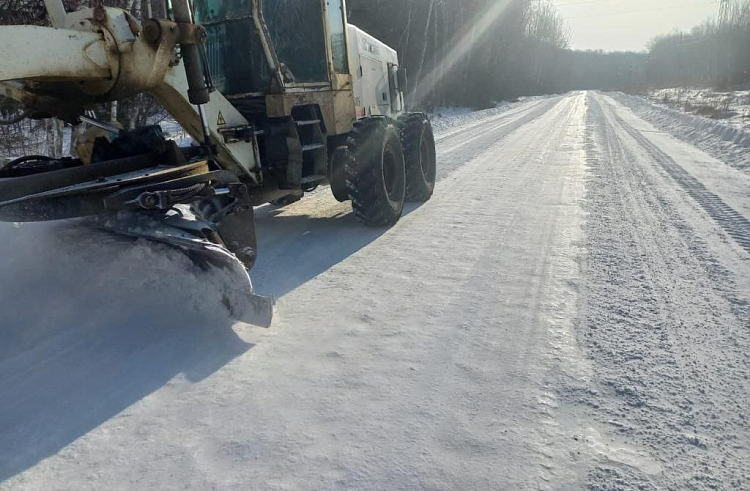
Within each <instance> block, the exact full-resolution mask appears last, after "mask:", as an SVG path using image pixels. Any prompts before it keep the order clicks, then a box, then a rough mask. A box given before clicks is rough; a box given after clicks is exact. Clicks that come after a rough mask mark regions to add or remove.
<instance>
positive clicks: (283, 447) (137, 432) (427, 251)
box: [0, 92, 750, 490]
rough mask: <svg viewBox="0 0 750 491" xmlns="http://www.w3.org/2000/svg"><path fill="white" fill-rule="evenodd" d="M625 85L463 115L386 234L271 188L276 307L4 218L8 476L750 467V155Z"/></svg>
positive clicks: (496, 481)
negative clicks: (254, 321) (698, 143)
mask: <svg viewBox="0 0 750 491" xmlns="http://www.w3.org/2000/svg"><path fill="white" fill-rule="evenodd" d="M624 101H625V99H624V98H621V97H619V96H615V95H604V94H598V93H593V92H592V93H572V94H568V95H565V96H558V97H552V98H545V99H536V100H532V101H528V102H525V103H523V104H520V105H518V106H515V107H513V108H510V109H509V110H507V111H504V112H499V113H493V114H491V115H488V116H487V117H483V118H480V117H477V118H475V119H471V118H465V119H464V120H462V122H461V124H460V125H452V126H451V125H447V126H446V127H445V128H444V129H443V130H442V131H441V132H439V133H438V135H437V136H438V153H439V166H440V172H439V176H438V178H439V182H438V185H437V189H436V192H435V195H434V197H433V199H432V200H431V201H430V202H428V203H426V204H424V205H421V206H416V205H414V206H410V207H408V209H407V214H406V215H405V216H404V218H403V219H402V220H401V221H400V222H399V223H398V224H397V225H396V226H395V227H393V228H392V229H390V230H373V229H368V228H365V227H363V226H361V225H359V224H358V223H357V222H356V220H355V219H354V218H353V217H352V215H351V213H350V210H349V207H348V205H347V204H340V203H337V202H336V201H335V200H334V199H333V198H332V197H330V196H329V193H327V192H318V193H314V194H313V195H311V196H309V197H308V198H306V199H305V200H303V201H301V202H299V203H296V204H294V205H291V206H289V207H286V208H273V207H263V208H262V209H260V210H259V213H258V222H259V234H260V237H261V259H260V260H259V263H258V265H257V267H256V269H255V270H254V280H255V282H256V287H257V289H258V290H260V291H261V292H265V293H270V294H274V295H276V296H277V297H278V298H279V302H278V309H277V314H276V319H275V321H274V325H273V326H272V328H271V329H270V330H260V329H257V328H251V327H249V326H244V325H233V323H232V322H231V321H230V320H229V319H228V318H227V317H226V314H225V313H224V311H223V309H222V308H221V302H220V297H219V296H218V295H217V294H215V293H213V292H212V291H211V285H215V284H216V282H218V281H225V280H223V279H221V278H206V277H205V275H204V274H203V273H201V272H199V271H196V270H195V269H196V268H194V267H193V266H192V265H191V264H190V263H189V261H188V260H187V259H185V258H184V257H182V256H181V255H179V254H178V253H176V252H174V251H171V250H169V249H164V248H162V247H160V246H156V245H153V244H137V245H135V246H133V245H130V244H126V243H121V242H118V241H106V242H104V243H102V240H103V238H104V237H103V236H100V235H96V236H91V235H90V234H87V233H85V232H84V231H83V230H80V229H76V228H74V227H71V226H69V225H52V226H50V225H23V226H21V227H20V228H19V227H13V226H10V225H2V226H1V227H0V237H1V238H2V240H1V241H0V256H2V257H3V258H5V259H4V260H3V262H4V264H3V266H1V267H0V277H1V278H2V279H3V283H2V287H1V288H2V295H0V312H2V321H0V326H2V330H0V488H2V489H14V490H15V489H18V490H49V489H66V490H68V489H69V490H88V489H91V490H100V489H108V490H109V489H127V490H144V489H195V490H204V489H217V490H249V489H258V490H267V489H279V490H282V489H283V490H323V489H331V490H333V489H356V490H365V489H366V490H371V489H373V490H374V489H377V490H407V489H408V490H416V489H425V490H474V489H477V490H480V489H481V490H561V489H596V490H615V489H646V490H650V489H676V490H683V489H727V490H730V489H731V490H734V489H748V488H750V468H748V465H747V462H750V368H749V364H750V274H749V273H750V222H749V221H748V219H749V218H750V174H748V173H747V172H746V171H743V170H741V169H740V168H738V167H737V166H729V165H726V164H725V163H723V162H721V161H719V160H716V158H715V157H716V156H711V155H709V153H706V152H705V151H704V150H698V149H697V148H696V147H694V146H692V145H690V144H689V143H686V142H684V141H681V140H678V139H676V138H674V137H672V136H670V135H669V134H666V133H664V132H663V131H661V130H659V129H657V128H655V127H654V126H652V125H651V124H649V123H648V122H646V121H645V120H643V119H641V118H639V117H638V116H636V115H635V114H634V113H633V112H632V111H631V110H630V109H628V108H627V107H625V106H624V105H623V104H624V103H625V102H624ZM702 148H707V147H702ZM722 148H723V147H722Z"/></svg>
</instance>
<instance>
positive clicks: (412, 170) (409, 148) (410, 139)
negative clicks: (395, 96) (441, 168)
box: [398, 113, 437, 202]
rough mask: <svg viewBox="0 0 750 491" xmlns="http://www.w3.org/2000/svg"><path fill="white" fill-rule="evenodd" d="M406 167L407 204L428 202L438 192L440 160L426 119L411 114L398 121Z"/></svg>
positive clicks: (425, 117) (417, 114)
mask: <svg viewBox="0 0 750 491" xmlns="http://www.w3.org/2000/svg"><path fill="white" fill-rule="evenodd" d="M398 129H399V134H400V136H401V145H402V147H403V149H404V162H405V163H406V201H410V202H425V201H427V200H429V199H430V198H431V197H432V193H433V192H434V191H435V179H436V176H437V158H436V157H437V156H436V152H435V136H434V135H433V133H432V125H431V124H430V120H429V119H428V118H427V116H426V115H424V114H422V113H409V114H405V115H403V116H401V117H400V118H399V120H398Z"/></svg>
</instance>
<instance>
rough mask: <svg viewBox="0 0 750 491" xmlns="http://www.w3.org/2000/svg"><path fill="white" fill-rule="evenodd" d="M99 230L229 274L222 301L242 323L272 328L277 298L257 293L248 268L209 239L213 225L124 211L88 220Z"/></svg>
mask: <svg viewBox="0 0 750 491" xmlns="http://www.w3.org/2000/svg"><path fill="white" fill-rule="evenodd" d="M85 220H86V222H87V223H88V224H89V225H91V226H94V227H96V228H99V229H102V230H106V231H109V232H113V233H115V234H119V235H124V236H128V237H133V238H139V239H146V240H150V241H154V242H159V243H162V244H166V245H169V246H172V247H175V248H177V249H179V250H181V251H182V252H183V253H184V254H186V255H187V256H188V257H189V258H190V259H191V260H192V261H193V263H195V264H196V265H197V266H198V267H200V268H201V269H202V270H204V271H208V270H210V269H213V270H221V271H225V272H226V274H227V276H228V277H229V278H230V281H228V282H227V283H225V284H224V287H223V288H222V291H221V294H222V302H223V304H224V306H225V307H226V308H227V310H228V311H229V314H230V316H231V317H232V318H233V319H234V320H236V321H239V322H244V323H246V324H251V325H254V326H259V327H265V328H267V327H270V326H271V321H272V320H273V308H274V305H275V303H276V302H275V299H274V298H273V297H266V296H262V295H258V294H256V293H255V289H254V288H253V284H252V280H251V279H250V275H249V273H248V271H247V269H246V268H245V266H244V265H243V264H242V263H241V262H240V261H239V259H237V257H236V256H235V255H234V254H232V253H231V252H230V251H229V250H228V249H227V248H226V247H225V246H224V245H221V244H217V243H215V242H212V241H210V240H209V239H208V238H207V237H206V236H211V234H212V233H213V232H214V231H213V227H212V225H211V224H210V223H208V222H204V221H202V220H199V219H194V218H185V217H183V216H182V215H180V214H173V215H166V216H164V215H149V214H144V213H132V212H120V213H118V214H116V215H100V216H95V217H91V218H87V219H85Z"/></svg>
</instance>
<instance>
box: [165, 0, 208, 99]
mask: <svg viewBox="0 0 750 491" xmlns="http://www.w3.org/2000/svg"><path fill="white" fill-rule="evenodd" d="M172 10H173V12H174V20H175V22H177V23H178V24H192V23H193V16H192V14H191V13H190V3H189V0H172ZM180 53H182V61H183V63H184V64H185V74H186V76H187V82H188V98H189V99H190V103H191V104H195V105H198V106H199V105H201V104H207V103H208V102H209V100H210V95H209V90H208V85H207V84H206V78H205V76H204V71H203V62H202V60H201V52H200V46H197V45H195V44H181V45H180Z"/></svg>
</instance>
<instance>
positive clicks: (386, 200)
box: [345, 118, 406, 226]
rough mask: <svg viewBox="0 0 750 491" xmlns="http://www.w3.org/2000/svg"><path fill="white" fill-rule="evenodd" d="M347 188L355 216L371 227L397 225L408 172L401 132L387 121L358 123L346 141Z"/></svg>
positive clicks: (372, 120)
mask: <svg viewBox="0 0 750 491" xmlns="http://www.w3.org/2000/svg"><path fill="white" fill-rule="evenodd" d="M347 148H348V150H349V159H348V162H347V163H346V166H345V175H346V187H347V190H348V193H349V199H351V200H352V209H353V210H354V214H355V215H356V216H357V218H359V219H360V220H361V221H362V222H364V223H365V224H367V225H372V226H388V225H393V224H394V223H396V222H398V220H399V219H400V218H401V213H402V212H403V210H404V200H405V198H406V169H405V164H404V153H403V150H402V148H401V139H400V138H399V132H398V128H397V127H396V126H395V125H393V124H392V123H390V122H388V120H386V119H385V118H371V119H363V120H361V121H358V122H357V123H355V125H354V129H353V130H352V132H351V133H350V135H349V138H348V140H347Z"/></svg>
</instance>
